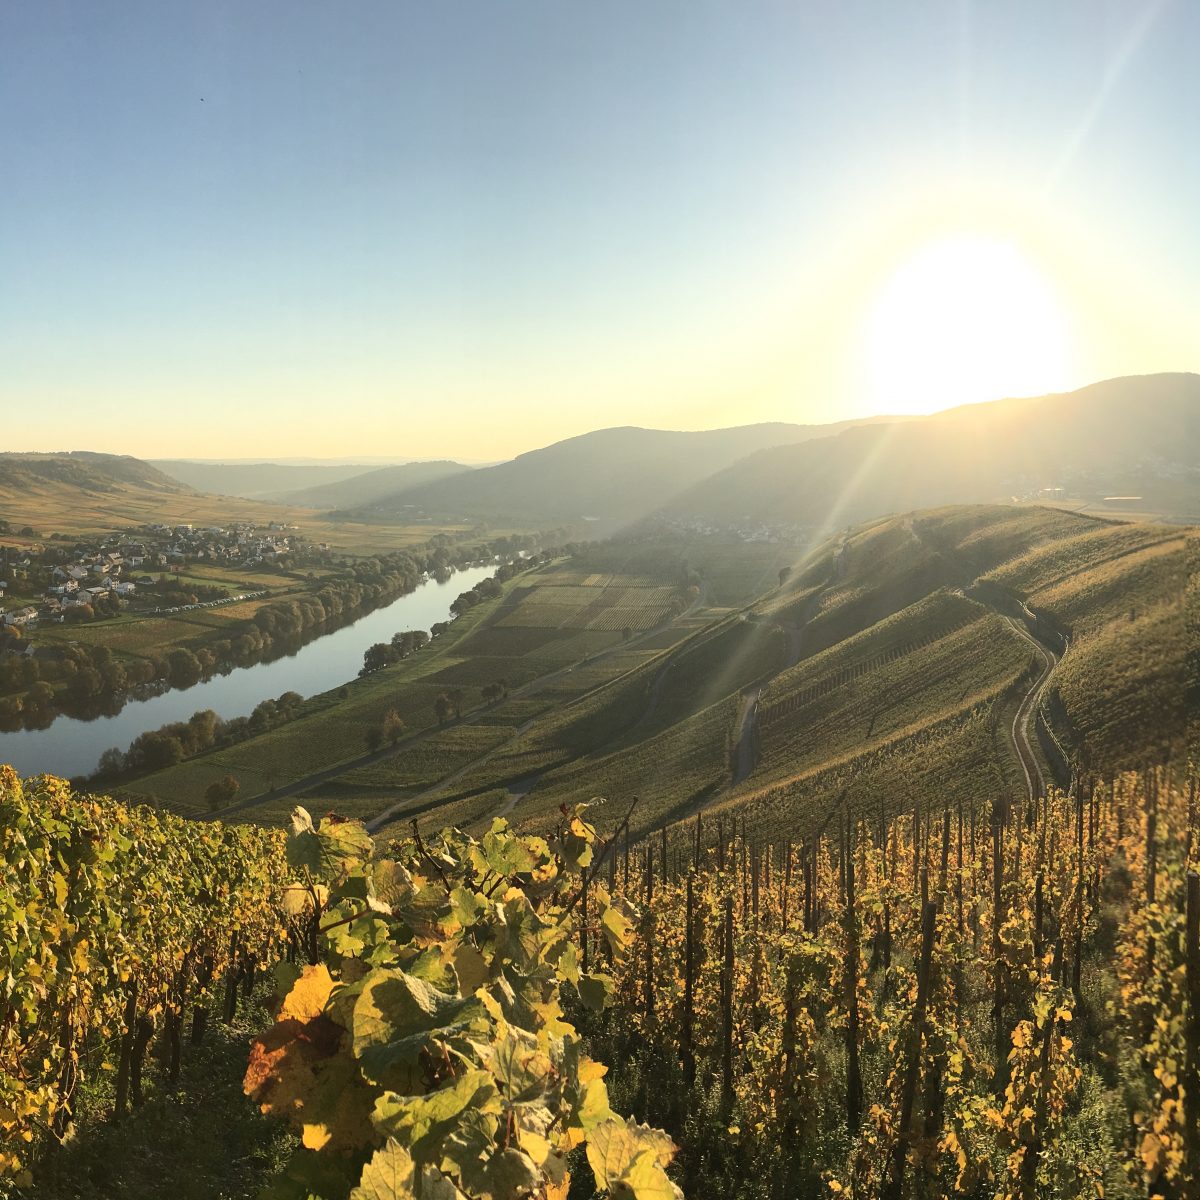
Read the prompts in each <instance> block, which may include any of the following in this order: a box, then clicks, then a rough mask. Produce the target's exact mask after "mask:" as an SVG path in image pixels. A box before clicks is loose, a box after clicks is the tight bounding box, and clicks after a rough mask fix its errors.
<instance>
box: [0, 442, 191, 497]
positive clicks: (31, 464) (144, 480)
mask: <svg viewBox="0 0 1200 1200" xmlns="http://www.w3.org/2000/svg"><path fill="white" fill-rule="evenodd" d="M131 486H132V487H138V488H151V489H154V490H157V491H163V492H182V491H187V490H189V489H188V488H187V487H186V485H183V484H181V483H180V482H179V481H178V480H175V479H172V478H170V477H169V476H168V475H166V474H164V473H163V472H162V471H160V470H158V469H157V468H156V467H154V466H152V465H151V464H150V463H146V462H143V461H142V460H141V459H140V458H131V457H129V456H128V455H124V454H94V453H92V452H91V451H89V450H72V451H67V452H64V453H61V454H0V495H3V494H5V493H12V494H16V493H19V492H22V491H44V490H56V489H60V488H76V489H78V490H79V491H81V492H117V491H120V490H121V489H122V488H126V487H131Z"/></svg>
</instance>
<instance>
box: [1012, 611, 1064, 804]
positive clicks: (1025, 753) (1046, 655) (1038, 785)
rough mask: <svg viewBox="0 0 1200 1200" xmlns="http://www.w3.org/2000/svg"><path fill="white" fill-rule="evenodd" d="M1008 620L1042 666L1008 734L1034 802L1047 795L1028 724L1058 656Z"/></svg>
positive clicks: (1022, 699)
mask: <svg viewBox="0 0 1200 1200" xmlns="http://www.w3.org/2000/svg"><path fill="white" fill-rule="evenodd" d="M1005 620H1006V621H1008V623H1009V624H1010V625H1011V626H1012V627H1013V629H1015V630H1016V631H1017V633H1018V634H1020V635H1021V637H1023V638H1024V639H1025V640H1026V641H1027V642H1028V643H1029V644H1030V645H1031V646H1032V647H1033V648H1034V650H1036V651H1037V653H1038V656H1039V658H1040V659H1041V663H1042V669H1041V671H1040V672H1039V673H1038V675H1037V678H1036V679H1034V681H1033V683H1032V684H1031V685H1030V687H1029V690H1028V691H1027V692H1026V693H1025V695H1024V696H1023V697H1022V698H1021V703H1020V704H1019V705H1018V706H1017V711H1016V713H1015V714H1014V715H1013V721H1012V727H1011V728H1010V730H1009V735H1010V737H1011V739H1012V744H1013V750H1014V752H1015V753H1016V756H1017V760H1018V761H1019V762H1020V764H1021V771H1022V773H1023V774H1024V776H1025V791H1026V794H1027V796H1028V798H1029V799H1030V800H1031V801H1033V800H1036V799H1037V798H1038V796H1044V795H1045V794H1046V776H1045V774H1044V772H1043V771H1042V764H1041V763H1040V762H1039V761H1038V756H1037V753H1036V752H1035V750H1034V748H1033V742H1032V740H1031V739H1030V735H1029V724H1030V721H1031V720H1032V718H1033V714H1034V713H1035V712H1036V711H1037V706H1038V704H1040V703H1041V699H1042V693H1043V692H1044V691H1045V690H1046V684H1047V683H1049V682H1050V674H1051V672H1052V671H1053V670H1054V668H1055V666H1056V665H1057V664H1058V656H1057V655H1056V654H1055V653H1053V651H1051V650H1049V649H1047V648H1046V647H1045V646H1043V645H1042V643H1041V642H1039V641H1038V640H1037V638H1035V637H1034V636H1033V634H1031V633H1030V632H1029V630H1028V629H1026V628H1025V626H1024V624H1022V622H1020V621H1018V620H1017V619H1016V618H1015V617H1005Z"/></svg>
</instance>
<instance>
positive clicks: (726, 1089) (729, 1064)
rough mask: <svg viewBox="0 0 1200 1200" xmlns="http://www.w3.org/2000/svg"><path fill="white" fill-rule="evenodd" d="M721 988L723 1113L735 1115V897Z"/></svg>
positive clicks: (729, 906) (729, 909) (728, 909)
mask: <svg viewBox="0 0 1200 1200" xmlns="http://www.w3.org/2000/svg"><path fill="white" fill-rule="evenodd" d="M722 984H723V986H722V988H721V1112H722V1114H723V1116H724V1118H725V1120H726V1121H728V1120H729V1118H730V1116H731V1115H732V1113H733V897H732V896H731V895H727V896H726V897H725V969H724V971H723V972H722Z"/></svg>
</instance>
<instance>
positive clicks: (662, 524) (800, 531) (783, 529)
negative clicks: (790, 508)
mask: <svg viewBox="0 0 1200 1200" xmlns="http://www.w3.org/2000/svg"><path fill="white" fill-rule="evenodd" d="M656 521H657V524H658V527H659V528H660V529H667V530H670V531H671V532H672V533H682V534H686V535H687V536H690V537H695V536H699V537H726V538H728V537H733V538H736V539H737V540H738V541H739V542H748V543H749V542H763V543H766V544H768V545H784V546H791V545H803V544H804V543H805V542H806V541H808V540H809V539H810V538H811V537H812V536H813V533H814V531H813V530H812V529H810V528H809V526H807V525H796V524H787V525H764V524H761V523H758V522H753V521H746V522H745V523H743V524H717V523H715V522H712V521H708V520H705V519H704V518H703V517H696V516H666V515H660V516H659V517H657V518H656Z"/></svg>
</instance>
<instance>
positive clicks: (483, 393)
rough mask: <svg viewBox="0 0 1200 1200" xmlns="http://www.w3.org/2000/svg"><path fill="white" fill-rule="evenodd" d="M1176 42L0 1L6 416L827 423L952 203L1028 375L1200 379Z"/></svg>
mask: <svg viewBox="0 0 1200 1200" xmlns="http://www.w3.org/2000/svg"><path fill="white" fill-rule="evenodd" d="M1198 60H1200V5H1197V4H1193V3H1190V2H1184V0H1176V2H1175V3H1166V4H1149V5H1147V4H1142V3H1140V2H1139V0H1123V2H1121V3H1102V2H1096V0H1091V2H1088V3H1047V2H1045V0H1043V2H1039V3H1003V4H985V3H965V2H961V0H958V2H954V3H921V4H896V3H889V2H881V3H834V2H832V0H830V2H828V3H812V4H801V3H797V2H792V3H778V4H764V3H746V2H744V0H738V2H736V3H735V2H733V0H730V2H729V3H723V4H712V3H702V2H697V0H690V2H688V3H667V2H658V0H656V2H654V3H649V4H648V3H645V2H644V0H642V2H640V3H589V4H583V3H564V2H563V0H546V2H544V3H503V4H498V3H492V2H491V0H477V2H476V3H471V4H466V3H455V2H452V0H451V2H446V0H437V2H436V3H429V2H422V3H400V2H396V0H391V2H388V3H372V2H365V0H356V2H355V3H352V4H331V3H328V2H322V3H311V2H298V0H286V2H282V0H279V2H276V0H270V2H265V0H264V2H255V0H237V2H222V0H205V2H204V3H197V4H172V3H163V2H162V0H147V2H138V0H118V2H117V3H99V4H97V3H92V2H90V0H77V2H76V3H57V2H55V0H37V2H36V3H9V4H6V5H4V6H3V7H2V8H0V161H2V162H3V163H4V185H3V187H2V188H0V402H2V403H3V407H4V409H5V412H6V415H7V416H8V418H9V419H8V420H7V421H6V422H5V425H6V437H5V439H4V440H5V441H6V442H7V443H8V447H9V448H12V449H54V448H93V449H107V450H122V451H126V452H129V453H135V454H142V455H147V456H153V455H186V454H194V455H196V456H205V457H217V456H220V455H229V456H233V457H245V456H249V455H263V456H268V455H277V456H282V455H287V454H296V455H299V454H322V453H326V454H329V455H347V454H354V453H356V452H357V453H363V454H368V453H369V454H376V455H380V454H387V455H406V454H412V455H414V456H432V455H441V454H447V455H454V454H457V455H461V456H463V457H467V458H476V459H480V458H486V459H493V458H497V457H501V456H503V455H506V454H509V453H513V452H516V451H518V450H521V449H524V448H528V447H530V446H533V445H538V444H542V443H544V442H547V441H550V440H554V439H556V438H558V437H562V436H566V435H569V434H571V433H576V432H581V431H583V430H585V429H589V428H594V427H596V426H599V425H609V424H629V423H637V424H647V425H659V426H673V427H684V428H699V427H708V426H714V425H723V424H734V423H744V422H750V421H757V420H795V421H807V420H830V419H836V418H837V417H839V416H843V415H851V414H858V413H863V412H866V411H869V410H871V409H873V408H876V407H879V405H880V404H884V405H887V404H891V403H892V402H893V397H892V396H891V395H890V393H888V392H887V391H886V389H885V390H884V392H882V393H880V392H878V391H876V392H874V393H873V392H871V390H870V388H869V387H868V379H869V378H872V377H873V378H876V379H877V378H878V376H879V375H880V373H881V371H882V373H883V374H885V375H887V374H889V373H890V372H891V363H890V360H889V359H888V357H887V355H888V354H889V353H892V351H889V350H888V349H887V348H886V347H888V346H893V345H894V344H895V342H896V340H897V339H899V340H900V341H902V342H903V341H906V340H909V341H911V338H910V337H909V335H910V332H911V333H912V336H913V337H917V336H918V335H919V334H921V332H922V331H921V330H919V329H918V330H913V331H910V330H909V329H908V328H907V327H905V326H904V325H903V323H902V324H901V326H900V327H899V328H898V329H897V328H893V329H892V330H891V334H892V335H893V336H892V337H891V338H890V339H889V338H883V339H881V338H880V336H879V334H878V332H876V333H875V334H872V333H871V332H870V329H871V328H872V327H871V324H870V314H871V313H872V312H873V311H874V308H873V306H874V305H875V304H876V298H877V296H878V295H879V294H880V292H881V291H882V290H884V289H886V288H887V286H888V281H889V279H891V278H892V277H893V275H894V274H895V272H896V271H897V270H899V269H901V268H902V267H903V264H904V263H905V262H906V261H908V259H909V258H911V256H912V255H913V254H914V253H916V254H918V255H919V253H920V249H921V246H922V245H924V244H925V243H927V242H930V241H932V242H935V243H936V242H937V241H938V239H939V238H942V237H943V236H945V235H948V234H958V233H961V232H962V231H964V230H965V231H967V232H968V233H969V234H971V235H972V236H975V235H979V236H982V237H984V238H999V239H1002V240H1003V239H1015V240H1016V242H1018V243H1019V244H1020V251H1021V255H1022V261H1023V262H1024V263H1026V264H1032V268H1031V269H1032V271H1033V272H1034V274H1036V276H1037V277H1038V279H1039V280H1042V281H1045V282H1046V283H1047V286H1048V287H1049V288H1050V290H1051V291H1052V292H1053V294H1054V297H1055V300H1054V303H1055V304H1058V305H1059V306H1060V307H1061V311H1062V313H1063V314H1065V318H1064V319H1065V320H1066V323H1067V325H1068V326H1069V328H1070V344H1069V348H1067V346H1066V342H1065V341H1064V344H1063V347H1062V353H1061V354H1057V349H1058V347H1054V348H1052V349H1053V350H1055V351H1056V353H1048V356H1047V357H1046V359H1045V361H1043V359H1042V358H1037V359H1036V361H1033V360H1031V361H1030V362H1029V363H1027V364H1025V365H1026V366H1027V368H1028V370H1027V371H1026V372H1025V374H1023V375H1021V376H1019V378H1020V379H1021V380H1024V379H1025V378H1028V379H1030V380H1031V386H1036V385H1037V384H1038V383H1039V381H1040V380H1041V375H1039V371H1041V372H1043V373H1044V374H1045V375H1046V378H1045V387H1046V388H1050V387H1058V386H1075V385H1080V384H1084V383H1087V382H1091V381H1092V380H1093V379H1096V378H1100V377H1104V376H1107V375H1113V374H1121V373H1133V372H1141V371H1154V370H1187V369H1200V353H1198V351H1200V344H1198V341H1197V338H1198V334H1197V329H1198V328H1200V226H1198V225H1197V221H1196V213H1197V212H1200V154H1197V133H1196V122H1197V119H1198V117H1200V71H1197V70H1196V63H1197V61H1198ZM943 257H944V256H943ZM934 261H941V260H939V259H937V258H936V256H935V259H934ZM983 261H985V263H986V261H987V260H986V256H985V257H984V260H983ZM989 269H990V268H988V267H986V266H985V267H984V268H983V271H984V273H985V274H986V273H987V271H988V270H989ZM943 277H944V273H943V275H942V276H939V275H936V274H935V275H934V276H933V277H932V283H931V282H930V281H929V280H928V279H926V281H925V283H924V284H919V285H917V287H918V291H917V292H916V293H915V294H916V295H917V296H918V298H919V297H920V296H922V295H924V293H923V292H921V291H920V287H925V288H926V289H927V290H928V288H930V287H934V288H936V287H939V286H941V285H940V283H939V280H941V279H942V278H943ZM906 278H907V277H906ZM1022 278H1023V277H1022ZM987 282H988V281H987V280H986V279H985V280H984V284H985V285H986V283H987ZM1013 286H1014V288H1015V291H1014V293H1013V305H1014V306H1015V307H1017V308H1020V307H1022V292H1021V290H1020V289H1021V288H1022V287H1024V286H1025V285H1024V284H1023V283H1018V284H1015V285H1013ZM905 307H916V308H922V307H923V306H922V305H921V304H919V303H917V304H914V305H911V306H909V305H906V301H905V298H904V294H903V293H902V294H901V297H900V300H899V308H900V309H901V310H903V309H904V308H905ZM886 311H888V312H891V311H893V309H888V310H886ZM888 319H889V320H894V319H893V318H888ZM1056 336H1057V335H1056ZM868 360H870V361H868ZM1051 360H1052V362H1051ZM1047 364H1049V365H1047ZM868 368H870V369H868ZM1051 368H1053V369H1051ZM872 371H873V375H872ZM899 371H900V367H899V366H897V373H899ZM1051 375H1053V376H1054V377H1053V378H1051V377H1050V376H1051ZM1008 378H1009V377H1008V376H1004V375H1003V374H1002V373H1001V374H998V375H996V376H995V380H994V382H995V386H996V387H998V388H1003V387H1004V386H1005V384H1006V381H1007V379H1008ZM1014 378H1018V377H1014ZM960 380H962V383H961V386H962V387H963V388H964V389H965V390H966V391H969V390H970V389H971V388H972V387H975V388H981V389H984V390H985V391H986V389H987V388H988V387H989V386H991V384H992V382H993V379H992V377H991V376H987V377H982V378H973V377H972V378H966V377H960V376H954V377H953V378H952V379H951V381H950V386H959V381H960ZM905 386H906V387H908V388H909V392H912V384H911V382H910V383H908V384H906V385H905ZM909 392H906V393H903V394H901V393H899V392H897V393H896V396H895V397H894V405H893V406H894V407H897V408H907V409H909V410H916V409H919V408H921V407H923V406H924V407H929V406H930V404H932V402H933V400H934V399H938V400H940V399H942V397H940V396H938V397H930V399H929V403H925V402H924V401H923V399H922V397H921V396H919V395H916V394H909ZM962 398H963V399H977V398H980V397H979V396H977V395H970V394H964V395H963V396H962ZM297 418H303V419H302V420H297Z"/></svg>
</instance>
